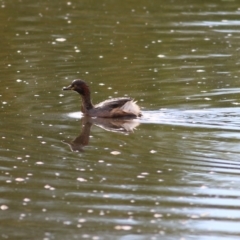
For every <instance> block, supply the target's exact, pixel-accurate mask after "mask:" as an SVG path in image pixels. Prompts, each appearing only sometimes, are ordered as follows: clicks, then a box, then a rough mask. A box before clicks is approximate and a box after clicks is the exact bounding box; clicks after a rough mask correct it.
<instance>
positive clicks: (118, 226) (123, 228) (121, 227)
mask: <svg viewBox="0 0 240 240" xmlns="http://www.w3.org/2000/svg"><path fill="white" fill-rule="evenodd" d="M114 228H115V229H116V230H124V231H129V230H131V229H132V227H131V226H128V225H123V226H120V225H117V226H115V227H114Z"/></svg>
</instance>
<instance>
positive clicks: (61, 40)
mask: <svg viewBox="0 0 240 240" xmlns="http://www.w3.org/2000/svg"><path fill="white" fill-rule="evenodd" d="M66 40H67V39H66V38H56V41H57V42H65V41H66Z"/></svg>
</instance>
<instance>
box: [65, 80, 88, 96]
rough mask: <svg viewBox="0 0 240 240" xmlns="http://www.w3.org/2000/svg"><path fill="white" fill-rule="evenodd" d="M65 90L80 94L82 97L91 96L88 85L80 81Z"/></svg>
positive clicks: (74, 81)
mask: <svg viewBox="0 0 240 240" xmlns="http://www.w3.org/2000/svg"><path fill="white" fill-rule="evenodd" d="M63 90H73V91H76V92H78V93H79V94H81V95H87V94H90V91H89V88H88V85H87V84H86V83H85V82H84V81H83V80H80V79H76V80H73V82H72V84H71V85H69V86H68V87H64V88H63Z"/></svg>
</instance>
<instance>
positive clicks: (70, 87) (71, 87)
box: [62, 85, 74, 90]
mask: <svg viewBox="0 0 240 240" xmlns="http://www.w3.org/2000/svg"><path fill="white" fill-rule="evenodd" d="M73 89H74V87H73V86H72V85H69V86H68V87H63V89H62V90H73Z"/></svg>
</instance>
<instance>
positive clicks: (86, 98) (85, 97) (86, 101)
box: [80, 93, 94, 113]
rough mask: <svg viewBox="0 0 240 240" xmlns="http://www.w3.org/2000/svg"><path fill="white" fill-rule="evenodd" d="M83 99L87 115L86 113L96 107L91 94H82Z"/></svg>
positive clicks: (83, 108) (84, 110)
mask: <svg viewBox="0 0 240 240" xmlns="http://www.w3.org/2000/svg"><path fill="white" fill-rule="evenodd" d="M80 95H81V98H82V111H83V112H84V113H85V112H86V111H89V110H91V109H92V108H93V107H94V106H93V104H92V101H91V96H90V93H84V94H80Z"/></svg>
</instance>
